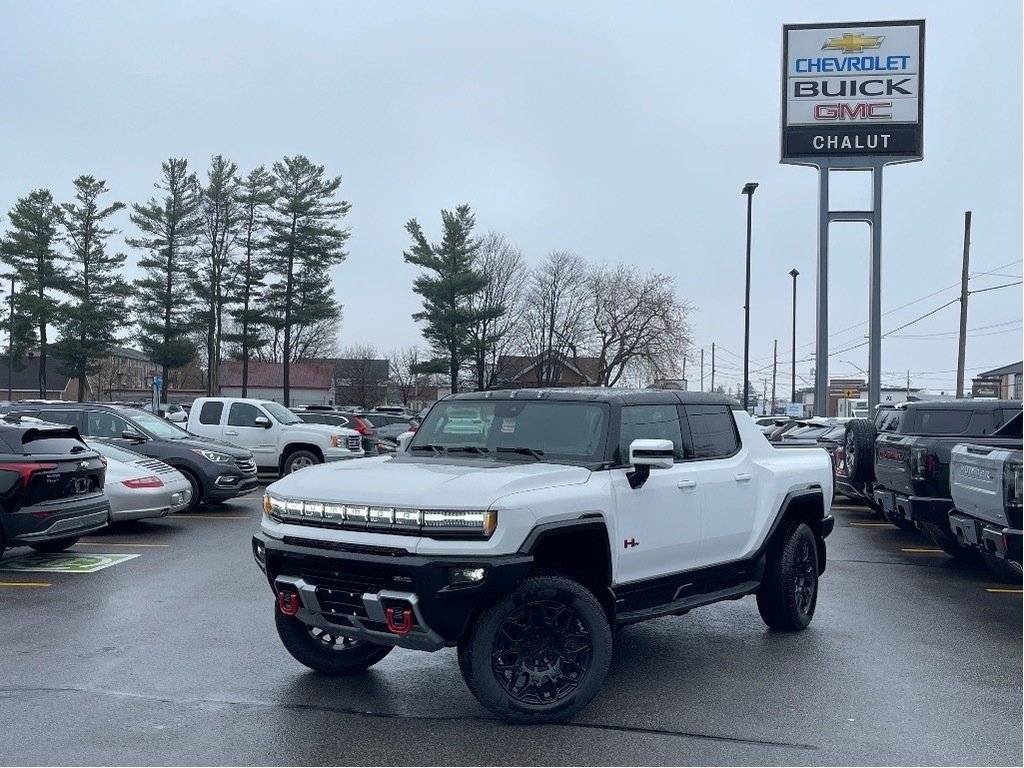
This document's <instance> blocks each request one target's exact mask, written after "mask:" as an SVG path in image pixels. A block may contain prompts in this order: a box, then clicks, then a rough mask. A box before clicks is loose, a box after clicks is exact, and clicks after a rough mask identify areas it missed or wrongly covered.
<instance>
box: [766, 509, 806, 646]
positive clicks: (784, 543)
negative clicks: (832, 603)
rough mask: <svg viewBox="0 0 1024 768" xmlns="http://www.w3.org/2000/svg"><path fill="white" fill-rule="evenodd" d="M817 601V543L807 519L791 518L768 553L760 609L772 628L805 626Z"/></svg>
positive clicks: (794, 629)
mask: <svg viewBox="0 0 1024 768" xmlns="http://www.w3.org/2000/svg"><path fill="white" fill-rule="evenodd" d="M817 603H818V545H817V542H816V541H815V540H814V532H813V531H812V530H811V529H810V527H808V525H807V524H806V523H800V522H791V523H790V524H789V525H788V526H787V527H786V529H785V531H784V533H783V534H782V536H781V537H780V538H779V540H778V543H777V544H776V546H775V547H774V548H773V551H772V552H771V553H770V554H769V556H768V565H767V567H766V568H765V575H764V582H763V583H762V584H761V588H760V589H759V590H758V591H757V610H758V613H760V614H761V618H762V619H764V623H765V624H767V625H768V626H769V627H771V628H772V629H779V630H784V631H788V632H793V631H797V630H801V629H806V628H807V625H808V624H810V623H811V619H813V618H814V608H815V606H816V605H817Z"/></svg>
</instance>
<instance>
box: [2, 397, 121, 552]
mask: <svg viewBox="0 0 1024 768" xmlns="http://www.w3.org/2000/svg"><path fill="white" fill-rule="evenodd" d="M105 476H106V467H105V465H104V463H103V460H102V459H101V458H100V456H99V454H98V453H96V452H95V451H94V450H92V449H91V448H89V447H88V446H87V445H86V444H85V443H84V442H82V439H81V437H80V436H79V434H78V430H77V429H74V428H73V427H61V426H57V425H52V424H39V423H31V424H30V423H25V424H22V423H20V419H19V418H18V417H17V416H11V417H9V418H8V419H2V420H0V555H2V554H3V551H4V550H5V549H6V548H7V547H17V546H29V547H32V548H33V549H35V550H38V551H39V552H60V551H62V550H65V549H67V548H68V547H70V546H72V545H73V544H74V543H75V542H76V541H78V539H79V537H81V536H82V534H84V533H89V532H90V531H95V530H97V529H99V528H102V527H103V526H105V525H106V524H107V516H108V515H109V513H110V503H109V502H108V501H107V497H106V496H105V495H104V494H103V481H104V479H105Z"/></svg>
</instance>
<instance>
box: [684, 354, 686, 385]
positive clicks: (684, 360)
mask: <svg viewBox="0 0 1024 768" xmlns="http://www.w3.org/2000/svg"><path fill="white" fill-rule="evenodd" d="M683 381H686V353H685V352H684V353H683Z"/></svg>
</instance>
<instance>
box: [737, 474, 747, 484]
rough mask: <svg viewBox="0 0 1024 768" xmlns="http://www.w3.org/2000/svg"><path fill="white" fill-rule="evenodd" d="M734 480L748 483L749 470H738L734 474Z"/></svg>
mask: <svg viewBox="0 0 1024 768" xmlns="http://www.w3.org/2000/svg"><path fill="white" fill-rule="evenodd" d="M736 482H737V483H749V482H750V473H749V472H740V473H739V474H738V475H736Z"/></svg>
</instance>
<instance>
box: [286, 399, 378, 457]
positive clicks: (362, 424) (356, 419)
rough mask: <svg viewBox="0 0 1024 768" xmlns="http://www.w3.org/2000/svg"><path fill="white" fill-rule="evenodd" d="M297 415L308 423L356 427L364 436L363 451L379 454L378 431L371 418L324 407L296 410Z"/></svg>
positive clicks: (372, 454)
mask: <svg viewBox="0 0 1024 768" xmlns="http://www.w3.org/2000/svg"><path fill="white" fill-rule="evenodd" d="M295 415H296V416H298V417H299V418H300V419H302V420H303V421H304V422H306V423H307V424H329V425H331V426H332V427H347V428H348V429H354V430H355V431H356V432H358V433H359V435H360V437H362V445H363V451H365V452H366V454H367V455H368V456H375V455H376V454H377V431H376V430H375V429H374V425H373V424H372V423H371V422H370V420H369V419H365V418H363V417H362V416H357V415H356V414H354V413H339V412H338V411H334V410H325V409H322V408H307V409H305V410H303V411H295Z"/></svg>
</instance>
